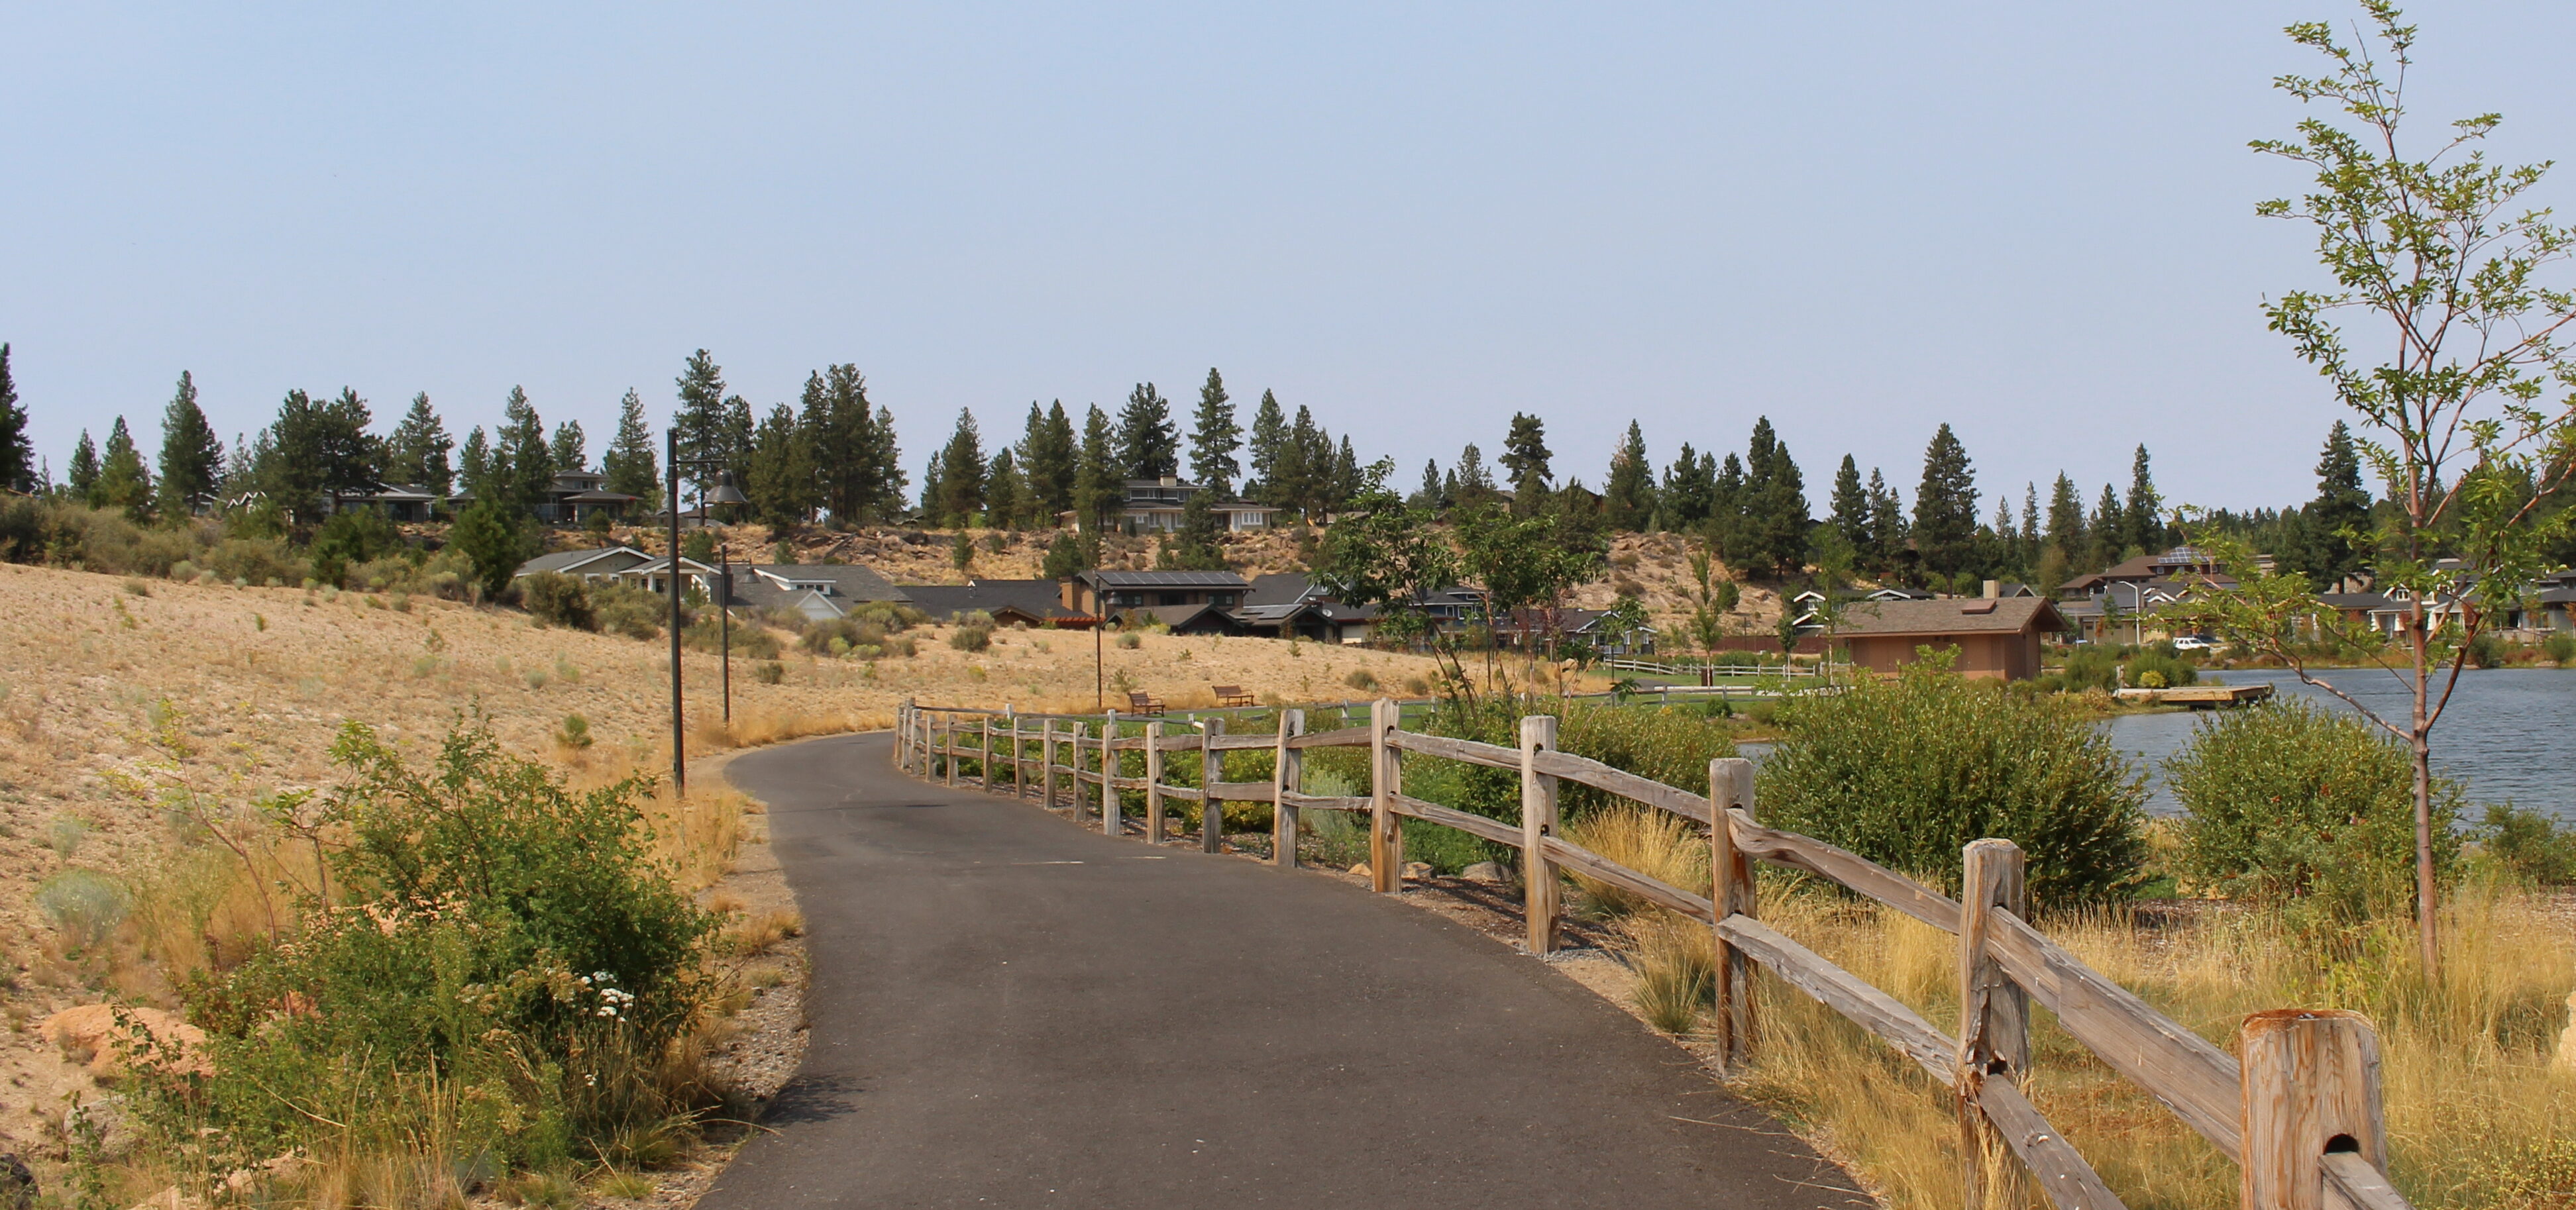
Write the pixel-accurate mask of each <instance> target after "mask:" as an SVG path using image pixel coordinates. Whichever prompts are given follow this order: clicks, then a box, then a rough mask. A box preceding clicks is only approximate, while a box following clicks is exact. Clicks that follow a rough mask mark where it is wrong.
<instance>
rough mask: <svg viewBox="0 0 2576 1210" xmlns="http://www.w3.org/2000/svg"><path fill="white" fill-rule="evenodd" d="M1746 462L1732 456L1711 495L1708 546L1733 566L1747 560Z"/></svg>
mask: <svg viewBox="0 0 2576 1210" xmlns="http://www.w3.org/2000/svg"><path fill="white" fill-rule="evenodd" d="M1744 480H1745V475H1744V459H1743V458H1742V457H1741V456H1740V455H1737V454H1733V453H1729V454H1728V455H1727V456H1726V461H1725V463H1723V464H1722V465H1720V466H1719V467H1718V468H1717V478H1716V480H1715V481H1714V482H1713V483H1712V484H1711V485H1710V487H1709V493H1708V526H1707V528H1708V544H1709V545H1710V546H1711V547H1714V548H1715V549H1716V550H1717V554H1718V557H1719V558H1721V559H1724V560H1726V561H1728V562H1730V563H1732V562H1741V561H1742V560H1743V558H1744V547H1743V538H1742V535H1743V533H1744Z"/></svg>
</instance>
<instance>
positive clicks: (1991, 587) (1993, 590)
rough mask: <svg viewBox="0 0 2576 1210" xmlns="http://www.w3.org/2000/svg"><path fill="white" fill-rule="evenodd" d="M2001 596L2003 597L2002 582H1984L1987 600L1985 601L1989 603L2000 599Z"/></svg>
mask: <svg viewBox="0 0 2576 1210" xmlns="http://www.w3.org/2000/svg"><path fill="white" fill-rule="evenodd" d="M2002 595H2004V582H2003V581H2001V580H1988V581H1986V599H1987V600H1989V601H1991V600H1994V599H1995V598H1997V597H2000V596H2002Z"/></svg>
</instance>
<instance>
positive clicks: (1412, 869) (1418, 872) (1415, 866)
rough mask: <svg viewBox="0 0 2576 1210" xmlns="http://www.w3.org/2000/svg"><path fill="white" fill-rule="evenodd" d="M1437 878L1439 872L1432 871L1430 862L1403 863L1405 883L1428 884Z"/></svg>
mask: <svg viewBox="0 0 2576 1210" xmlns="http://www.w3.org/2000/svg"><path fill="white" fill-rule="evenodd" d="M1439 876H1440V871H1438V870H1435V869H1432V868H1431V863H1430V862H1427V861H1408V862H1405V863H1404V880H1405V881H1406V882H1429V881H1431V880H1432V879H1434V878H1437V877H1439Z"/></svg>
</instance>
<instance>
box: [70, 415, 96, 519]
mask: <svg viewBox="0 0 2576 1210" xmlns="http://www.w3.org/2000/svg"><path fill="white" fill-rule="evenodd" d="M63 486H65V487H67V488H69V489H71V494H72V499H74V500H78V501H80V502H81V503H83V504H87V505H90V506H92V507H96V506H97V504H98V443H97V442H94V441H92V440H90V439H89V430H88V429H82V430H81V435H80V444H78V445H75V446H73V447H72V460H71V462H70V464H69V465H67V466H65V467H64V468H63Z"/></svg>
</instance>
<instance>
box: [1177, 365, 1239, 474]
mask: <svg viewBox="0 0 2576 1210" xmlns="http://www.w3.org/2000/svg"><path fill="white" fill-rule="evenodd" d="M1242 448H1243V426H1242V425H1240V424H1237V423H1235V419H1234V403H1233V401H1232V400H1230V399H1229V398H1227V396H1226V393H1225V379H1224V378H1222V377H1220V376H1218V374H1217V372H1216V367H1215V366H1209V367H1208V376H1207V384H1206V385H1204V386H1201V387H1200V388H1199V410H1198V412H1197V414H1196V415H1194V416H1192V417H1191V419H1190V474H1191V475H1192V476H1194V477H1196V478H1197V479H1198V481H1199V482H1200V483H1202V484H1205V485H1206V486H1207V489H1208V490H1209V491H1212V492H1217V493H1220V494H1222V495H1232V494H1233V493H1234V477H1235V476H1236V475H1238V474H1241V473H1242V472H1243V464H1242V463H1240V462H1237V461H1235V460H1234V452H1235V451H1236V450H1239V449H1242Z"/></svg>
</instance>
